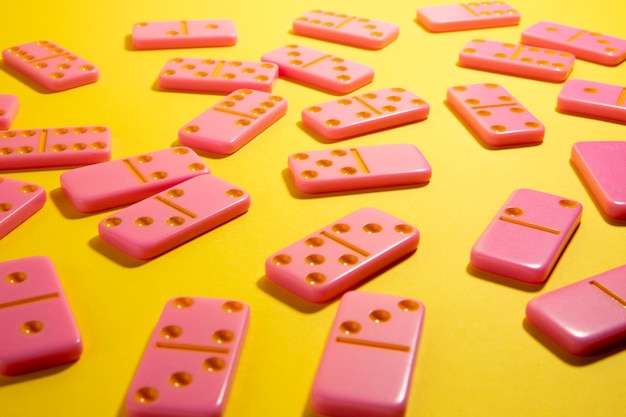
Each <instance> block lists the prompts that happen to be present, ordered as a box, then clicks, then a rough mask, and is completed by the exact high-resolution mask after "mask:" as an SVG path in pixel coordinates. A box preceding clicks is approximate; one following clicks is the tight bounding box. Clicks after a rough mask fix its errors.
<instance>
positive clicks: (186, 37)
mask: <svg viewBox="0 0 626 417" xmlns="http://www.w3.org/2000/svg"><path fill="white" fill-rule="evenodd" d="M132 42H133V47H134V48H135V49H168V48H205V47H215V46H232V45H235V44H236V43H237V29H236V27H235V22H233V21H232V20H226V19H213V20H176V21H175V20H168V21H162V22H141V23H137V24H135V25H133V28H132Z"/></svg>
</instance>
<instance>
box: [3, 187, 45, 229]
mask: <svg viewBox="0 0 626 417" xmlns="http://www.w3.org/2000/svg"><path fill="white" fill-rule="evenodd" d="M46 198H47V197H46V190H45V189H44V188H43V187H40V186H39V185H35V184H31V183H27V182H23V181H18V180H13V179H10V178H2V177H0V239H2V238H3V237H4V236H6V235H7V234H8V233H9V232H10V231H11V230H13V229H15V228H16V227H17V226H19V225H20V224H22V223H23V222H25V221H26V219H28V218H29V217H30V216H32V215H33V214H35V213H36V212H37V211H38V210H39V209H40V208H42V207H43V205H44V204H45V203H46Z"/></svg>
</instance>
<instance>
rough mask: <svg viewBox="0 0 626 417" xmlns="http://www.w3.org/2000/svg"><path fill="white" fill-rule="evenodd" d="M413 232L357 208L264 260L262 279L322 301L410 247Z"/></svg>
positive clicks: (386, 216) (400, 223)
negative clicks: (264, 277)
mask: <svg viewBox="0 0 626 417" xmlns="http://www.w3.org/2000/svg"><path fill="white" fill-rule="evenodd" d="M418 242H419V231H418V230H417V229H416V228H415V227H413V226H411V225H410V224H408V223H405V222H404V221H402V220H400V219H398V218H396V217H393V216H391V215H389V214H387V213H385V212H383V211H380V210H377V209H374V208H363V209H360V210H357V211H355V212H353V213H351V214H349V215H347V216H346V217H344V218H341V219H339V220H337V221H336V222H335V223H333V224H330V225H328V226H326V227H325V228H323V229H321V230H318V231H317V232H315V233H313V234H311V235H309V236H307V237H305V238H304V239H301V240H299V241H298V242H296V243H294V244H292V245H289V246H287V247H286V248H284V249H282V250H281V251H279V252H277V253H275V254H273V255H272V256H270V257H269V258H268V259H267V260H266V261H265V273H266V274H267V278H269V279H270V280H271V281H273V282H275V283H276V284H278V285H280V286H282V287H284V288H285V289H287V290H289V291H291V292H292V293H294V294H296V295H297V296H299V297H301V298H303V299H305V300H307V301H310V302H313V303H323V302H325V301H328V300H330V299H332V298H334V297H337V296H338V295H340V294H342V293H344V292H345V291H347V290H349V289H350V288H351V287H354V286H355V285H357V284H358V283H360V282H361V281H363V280H365V279H367V278H369V277H371V276H373V275H374V274H376V273H377V272H379V271H380V270H381V269H383V268H384V267H386V266H389V265H390V264H392V263H394V262H395V261H397V260H399V259H401V258H402V257H404V256H405V255H408V254H409V253H411V252H413V251H415V250H416V249H417V244H418Z"/></svg>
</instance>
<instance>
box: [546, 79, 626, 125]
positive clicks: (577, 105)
mask: <svg viewBox="0 0 626 417" xmlns="http://www.w3.org/2000/svg"><path fill="white" fill-rule="evenodd" d="M556 107H557V109H558V110H559V111H561V112H563V113H568V114H574V115H577V116H583V117H591V118H595V119H601V120H607V121H610V122H617V123H625V124H626V86H621V85H614V84H606V83H601V82H597V81H588V80H567V81H566V82H565V84H564V85H563V88H562V89H561V91H560V92H559V97H558V100H557V105H556Z"/></svg>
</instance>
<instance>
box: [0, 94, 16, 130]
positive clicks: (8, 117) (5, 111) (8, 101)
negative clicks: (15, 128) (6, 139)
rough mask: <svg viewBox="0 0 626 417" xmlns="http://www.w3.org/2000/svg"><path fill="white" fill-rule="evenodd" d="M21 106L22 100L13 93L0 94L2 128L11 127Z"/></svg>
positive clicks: (0, 124) (0, 126)
mask: <svg viewBox="0 0 626 417" xmlns="http://www.w3.org/2000/svg"><path fill="white" fill-rule="evenodd" d="M19 108H20V100H19V99H18V98H17V96H14V95H13V94H0V130H6V129H9V128H10V127H11V123H13V120H15V116H17V112H18V110H19Z"/></svg>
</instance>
